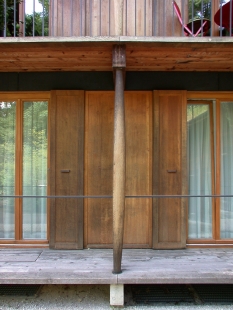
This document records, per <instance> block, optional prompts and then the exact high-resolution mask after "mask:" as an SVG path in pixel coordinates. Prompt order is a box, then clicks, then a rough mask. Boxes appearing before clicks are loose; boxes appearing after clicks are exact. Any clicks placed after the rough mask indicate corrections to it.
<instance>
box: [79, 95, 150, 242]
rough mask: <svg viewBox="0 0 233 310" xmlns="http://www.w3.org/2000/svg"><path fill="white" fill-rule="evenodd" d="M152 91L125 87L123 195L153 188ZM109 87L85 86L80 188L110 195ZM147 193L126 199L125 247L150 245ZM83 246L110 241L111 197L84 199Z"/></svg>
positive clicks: (111, 98) (111, 103)
mask: <svg viewBox="0 0 233 310" xmlns="http://www.w3.org/2000/svg"><path fill="white" fill-rule="evenodd" d="M151 114H152V93H151V92H134V93H133V92H126V93H125V122H126V195H147V194H151V193H152V181H151V179H152V177H151V170H152V169H151V157H152V152H151V148H152V146H151V144H152V142H151V127H152V126H151ZM113 120H114V92H87V94H86V117H85V126H86V134H85V193H86V195H112V178H113V175H112V171H113ZM151 210H152V206H151V202H150V199H144V198H140V199H138V198H128V199H126V203H125V230H124V247H151V242H152V241H151V240H152V237H151V235H152V233H151V226H152V225H151V223H152V215H151V212H152V211H151ZM85 246H86V247H112V199H87V200H86V202H85Z"/></svg>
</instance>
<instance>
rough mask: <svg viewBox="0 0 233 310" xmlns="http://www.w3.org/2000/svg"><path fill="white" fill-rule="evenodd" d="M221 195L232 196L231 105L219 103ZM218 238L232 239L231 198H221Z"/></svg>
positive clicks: (232, 216) (232, 132) (232, 117)
mask: <svg viewBox="0 0 233 310" xmlns="http://www.w3.org/2000/svg"><path fill="white" fill-rule="evenodd" d="M221 195H233V103H232V102H222V103H221ZM220 237H221V238H222V239H224V238H225V239H226V238H233V198H232V197H224V198H221V211H220Z"/></svg>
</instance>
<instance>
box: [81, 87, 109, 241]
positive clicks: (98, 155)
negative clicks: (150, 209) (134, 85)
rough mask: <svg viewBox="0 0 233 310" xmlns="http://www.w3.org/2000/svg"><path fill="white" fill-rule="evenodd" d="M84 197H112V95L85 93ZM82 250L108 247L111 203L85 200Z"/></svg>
mask: <svg viewBox="0 0 233 310" xmlns="http://www.w3.org/2000/svg"><path fill="white" fill-rule="evenodd" d="M85 101H86V107H85V195H112V190H113V187H112V178H113V173H112V171H113V113H114V92H86V100H85ZM84 236H85V242H84V246H85V247H92V245H93V244H97V245H98V246H104V245H106V246H109V244H112V199H106V198H102V199H87V200H85V225H84Z"/></svg>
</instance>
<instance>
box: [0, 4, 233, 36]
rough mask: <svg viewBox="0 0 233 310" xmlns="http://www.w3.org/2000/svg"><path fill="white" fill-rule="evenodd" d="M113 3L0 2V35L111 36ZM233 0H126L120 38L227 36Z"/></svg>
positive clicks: (113, 26)
mask: <svg viewBox="0 0 233 310" xmlns="http://www.w3.org/2000/svg"><path fill="white" fill-rule="evenodd" d="M114 1H115V0H59V1H58V0H0V36H1V37H35V36H41V37H44V36H52V37H56V36H63V37H73V36H114V35H115V25H114V22H115V15H114V14H115V11H114V10H116V8H115V7H114ZM232 1H233V0H212V1H211V0H198V1H197V0H176V1H172V0H124V7H123V19H122V20H123V28H122V29H123V30H122V35H125V36H144V37H146V36H165V37H179V36H187V37H192V36H198V37H202V36H213V35H214V36H231V32H232V31H231V29H232V24H233V22H232V15H233V14H232V13H233V11H232V10H233V3H232ZM175 4H177V7H176V6H175ZM188 29H189V30H188ZM198 30H199V32H198Z"/></svg>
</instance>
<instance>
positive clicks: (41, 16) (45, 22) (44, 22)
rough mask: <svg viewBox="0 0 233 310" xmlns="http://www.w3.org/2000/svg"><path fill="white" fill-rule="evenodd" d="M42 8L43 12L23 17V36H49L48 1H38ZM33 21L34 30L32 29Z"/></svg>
mask: <svg viewBox="0 0 233 310" xmlns="http://www.w3.org/2000/svg"><path fill="white" fill-rule="evenodd" d="M38 1H39V2H40V3H41V4H42V6H43V12H40V13H38V12H34V14H26V16H25V36H33V35H34V36H48V35H49V0H44V1H43V0H38ZM33 21H34V29H33Z"/></svg>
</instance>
